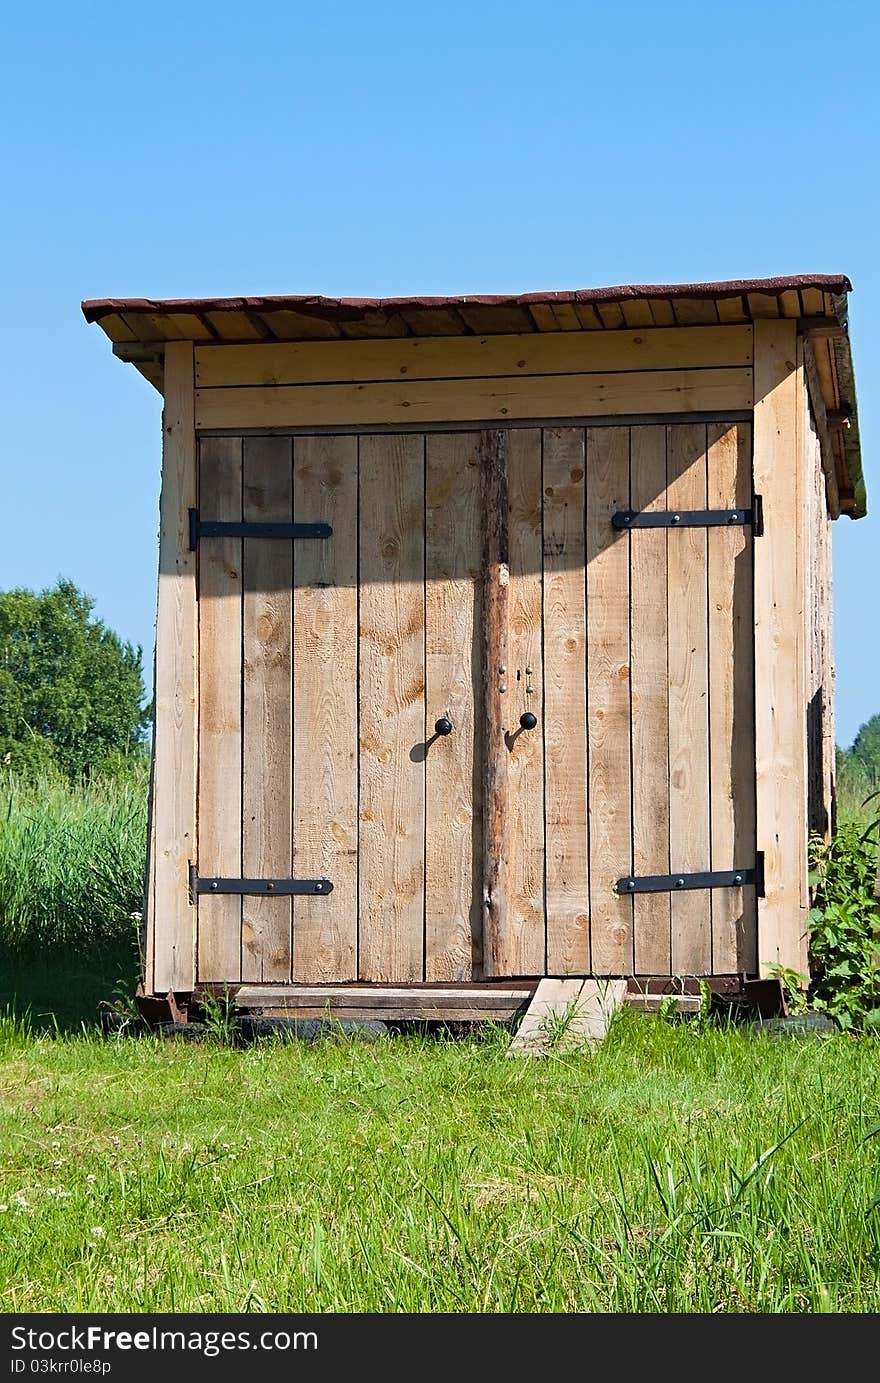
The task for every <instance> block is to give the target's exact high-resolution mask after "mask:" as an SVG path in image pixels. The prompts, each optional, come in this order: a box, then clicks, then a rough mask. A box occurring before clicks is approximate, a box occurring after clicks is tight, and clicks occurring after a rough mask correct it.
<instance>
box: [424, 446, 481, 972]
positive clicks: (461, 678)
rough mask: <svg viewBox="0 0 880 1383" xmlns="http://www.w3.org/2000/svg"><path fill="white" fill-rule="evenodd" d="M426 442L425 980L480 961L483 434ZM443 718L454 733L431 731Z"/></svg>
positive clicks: (469, 969) (465, 969) (463, 969)
mask: <svg viewBox="0 0 880 1383" xmlns="http://www.w3.org/2000/svg"><path fill="white" fill-rule="evenodd" d="M425 446H426V454H425V649H426V656H425V675H426V687H425V714H426V722H425V745H426V755H427V757H426V783H425V791H426V802H425V813H426V819H425V978H426V979H427V980H470V979H472V978H473V975H474V969H475V965H476V966H477V967H478V968H479V966H480V965H481V961H482V920H481V909H480V881H481V862H482V832H481V827H482V813H481V804H480V772H479V766H480V763H481V752H482V733H481V732H482V728H483V727H482V722H481V718H476V721H475V716H474V696H475V693H476V694H477V696H478V695H479V686H480V638H479V615H480V609H479V605H480V602H479V599H478V591H479V589H480V583H479V575H480V565H481V536H480V458H479V435H478V434H477V433H467V432H450V433H446V434H434V435H432V436H429V437H427V438H426V442H425ZM441 717H446V718H447V719H449V720H450V721H451V722H452V726H453V729H452V734H450V735H446V736H442V737H441V736H437V735H435V732H434V725H435V723H436V721H437V720H439V719H440V718H441Z"/></svg>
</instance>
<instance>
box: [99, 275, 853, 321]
mask: <svg viewBox="0 0 880 1383" xmlns="http://www.w3.org/2000/svg"><path fill="white" fill-rule="evenodd" d="M793 288H819V289H822V290H823V291H825V292H829V293H832V294H834V295H836V296H844V295H845V294H846V293H847V292H849V291H850V290H851V289H852V284H851V283H850V281H849V279H848V278H847V276H846V275H845V274H792V275H788V276H786V277H777V278H763V279H722V280H719V281H718V282H713V283H666V284H617V285H615V286H612V287H607V288H577V289H570V290H558V291H548V292H532V293H516V294H511V293H489V294H480V293H462V294H452V295H448V296H434V297H403V298H327V297H323V296H321V295H320V294H286V295H275V296H269V297H259V296H251V297H236V298H87V299H86V300H85V301H84V302H83V303H82V304H81V306H82V312H83V316H84V317H85V319H86V321H87V322H99V321H100V320H101V318H102V317H106V316H109V315H110V314H111V313H116V312H132V313H138V312H144V313H165V314H168V315H173V314H174V313H177V312H187V313H193V312H196V313H197V312H224V311H225V312H236V311H237V312H241V311H256V312H272V311H284V310H285V309H287V310H290V309H294V310H297V311H301V312H305V313H311V314H314V315H316V316H323V315H324V313H328V314H331V315H336V314H340V315H341V314H344V313H346V312H349V311H350V312H352V313H354V314H359V313H363V312H366V311H371V310H372V311H380V312H381V311H401V310H404V309H406V308H417V307H418V308H431V307H464V306H468V305H471V306H477V307H519V306H522V307H528V306H530V305H534V304H538V303H585V304H586V303H600V302H606V303H608V302H625V301H627V300H630V299H633V298H639V299H641V298H724V297H735V296H737V295H739V294H742V293H766V294H769V295H771V296H772V295H773V294H780V293H784V292H786V291H788V290H790V289H793Z"/></svg>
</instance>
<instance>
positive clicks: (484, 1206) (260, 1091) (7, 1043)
mask: <svg viewBox="0 0 880 1383" xmlns="http://www.w3.org/2000/svg"><path fill="white" fill-rule="evenodd" d="M144 803H145V784H144V782H143V781H141V780H140V779H135V780H133V781H124V780H123V781H120V782H115V783H114V782H104V783H93V784H91V785H86V786H85V787H82V788H76V789H71V788H66V787H64V786H62V785H60V784H59V783H58V782H46V783H43V784H39V785H36V786H35V787H32V788H20V787H11V786H7V787H6V788H5V789H3V788H2V787H0V1015H2V1013H3V1012H4V1010H5V1011H6V1013H7V1017H6V1018H5V1020H4V1019H3V1018H2V1017H0V1310H4V1311H7V1312H12V1311H28V1310H40V1311H46V1310H58V1311H68V1310H89V1311H102V1310H103V1311H129V1310H131V1311H186V1310H192V1311H238V1310H253V1311H264V1310H269V1311H272V1310H292V1311H300V1310H306V1311H311V1310H317V1311H343V1310H350V1311H380V1312H389V1311H466V1312H474V1311H493V1312H495V1311H500V1312H536V1311H566V1312H569V1311H597V1310H598V1311H666V1312H669V1311H706V1312H710V1311H722V1312H744V1311H760V1312H767V1311H771V1312H772V1311H782V1312H815V1311H838V1312H839V1311H870V1312H873V1311H876V1310H877V1309H878V1308H880V1223H878V1217H880V1061H878V1052H880V1048H878V1046H877V1040H876V1038H864V1039H853V1038H849V1037H845V1036H842V1035H837V1036H831V1037H824V1038H819V1037H815V1036H813V1037H802V1038H798V1039H796V1040H795V1039H791V1038H782V1037H771V1036H769V1035H767V1034H758V1033H753V1032H748V1031H745V1030H742V1029H732V1028H720V1027H717V1026H709V1025H708V1024H706V1023H702V1022H701V1023H698V1024H693V1023H691V1024H670V1023H668V1022H665V1021H663V1020H660V1019H649V1018H644V1017H637V1016H635V1015H631V1014H624V1015H621V1016H620V1017H619V1018H618V1019H617V1020H616V1021H615V1024H614V1026H613V1027H612V1031H611V1034H610V1036H609V1038H608V1039H607V1041H606V1042H605V1044H604V1046H603V1047H602V1048H601V1049H600V1050H597V1051H593V1052H579V1053H570V1054H566V1055H554V1056H551V1057H550V1058H548V1059H546V1060H529V1059H520V1060H517V1061H511V1060H509V1059H507V1057H506V1056H505V1055H504V1049H505V1045H506V1042H507V1035H506V1034H505V1033H503V1032H492V1031H490V1032H489V1033H487V1034H483V1035H481V1036H477V1037H474V1038H472V1039H469V1040H460V1041H453V1040H451V1039H444V1040H437V1039H429V1038H422V1037H409V1038H394V1039H388V1040H380V1041H375V1042H367V1041H364V1040H348V1039H345V1038H343V1037H342V1036H340V1035H337V1036H335V1037H332V1038H329V1039H327V1040H323V1041H321V1042H319V1043H317V1044H314V1045H306V1044H304V1043H301V1042H297V1041H293V1040H281V1039H276V1040H265V1041H262V1042H258V1043H256V1044H255V1045H253V1046H251V1047H248V1048H234V1047H229V1046H226V1045H224V1044H223V1043H222V1042H220V1041H218V1040H201V1041H198V1042H195V1043H191V1042H182V1041H174V1040H169V1039H165V1040H162V1039H158V1038H154V1037H149V1036H141V1037H138V1036H132V1035H120V1036H110V1037H106V1036H102V1034H101V1032H100V1030H99V1028H98V1027H97V1025H96V1022H95V1019H96V1015H97V1012H98V1006H99V1003H100V1001H101V1000H102V999H103V1000H106V999H109V998H111V997H112V996H113V991H114V989H116V988H117V986H120V985H121V987H122V989H123V990H124V991H125V992H126V993H127V994H129V995H130V994H131V993H132V990H133V987H134V983H135V980H136V976H137V947H136V941H137V912H138V909H139V906H140V890H141V867H142V859H143V851H144V838H145V811H144ZM851 806H852V810H853V812H854V811H855V810H856V809H857V807H858V804H857V803H855V802H853V803H852V804H851ZM22 1015H27V1016H26V1017H23V1016H22Z"/></svg>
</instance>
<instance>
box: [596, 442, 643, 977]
mask: <svg viewBox="0 0 880 1383" xmlns="http://www.w3.org/2000/svg"><path fill="white" fill-rule="evenodd" d="M629 440H630V438H629V429H628V428H625V427H597V428H588V429H587V434H586V442H587V525H586V528H587V541H586V555H587V714H588V742H589V756H590V757H589V763H590V780H589V806H590V813H589V828H590V830H589V846H590V951H591V957H592V970H593V974H594V975H628V974H632V971H633V900H632V898H631V897H623V896H621V895H619V894H618V893H617V892H616V890H615V887H614V886H615V884H616V882H617V880H618V879H619V878H621V877H622V876H623V875H624V874H628V873H629V872H630V870H631V869H632V775H631V766H630V719H631V717H630V665H629V658H630V637H629V605H630V589H629V543H630V535H629V534H627V533H621V532H618V531H617V530H616V529H615V528H613V527H612V525H611V517H612V515H613V514H614V513H616V512H617V510H618V509H628V508H629V507H630V505H629Z"/></svg>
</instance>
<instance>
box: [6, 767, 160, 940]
mask: <svg viewBox="0 0 880 1383" xmlns="http://www.w3.org/2000/svg"><path fill="white" fill-rule="evenodd" d="M146 833H147V775H146V772H145V771H144V770H138V771H133V772H132V773H130V774H128V775H126V776H124V777H119V778H108V779H104V780H97V781H93V782H90V783H83V784H78V785H71V784H70V783H68V782H66V781H65V780H64V779H61V778H57V777H54V778H45V779H43V780H41V781H37V782H34V783H21V782H16V781H15V780H14V779H12V778H6V779H5V780H3V779H0V954H3V955H5V956H7V957H20V958H23V957H31V958H36V957H40V956H45V955H46V954H47V953H50V952H51V953H52V954H53V955H58V954H62V953H68V954H71V953H74V954H75V953H76V952H78V951H82V950H83V949H84V948H88V950H89V951H91V952H94V951H95V950H100V949H107V948H110V947H115V946H119V945H120V943H128V942H131V941H132V940H134V939H135V938H136V934H137V916H136V915H137V914H138V913H139V912H140V909H141V907H142V898H143V872H144V857H145V851H146Z"/></svg>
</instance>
